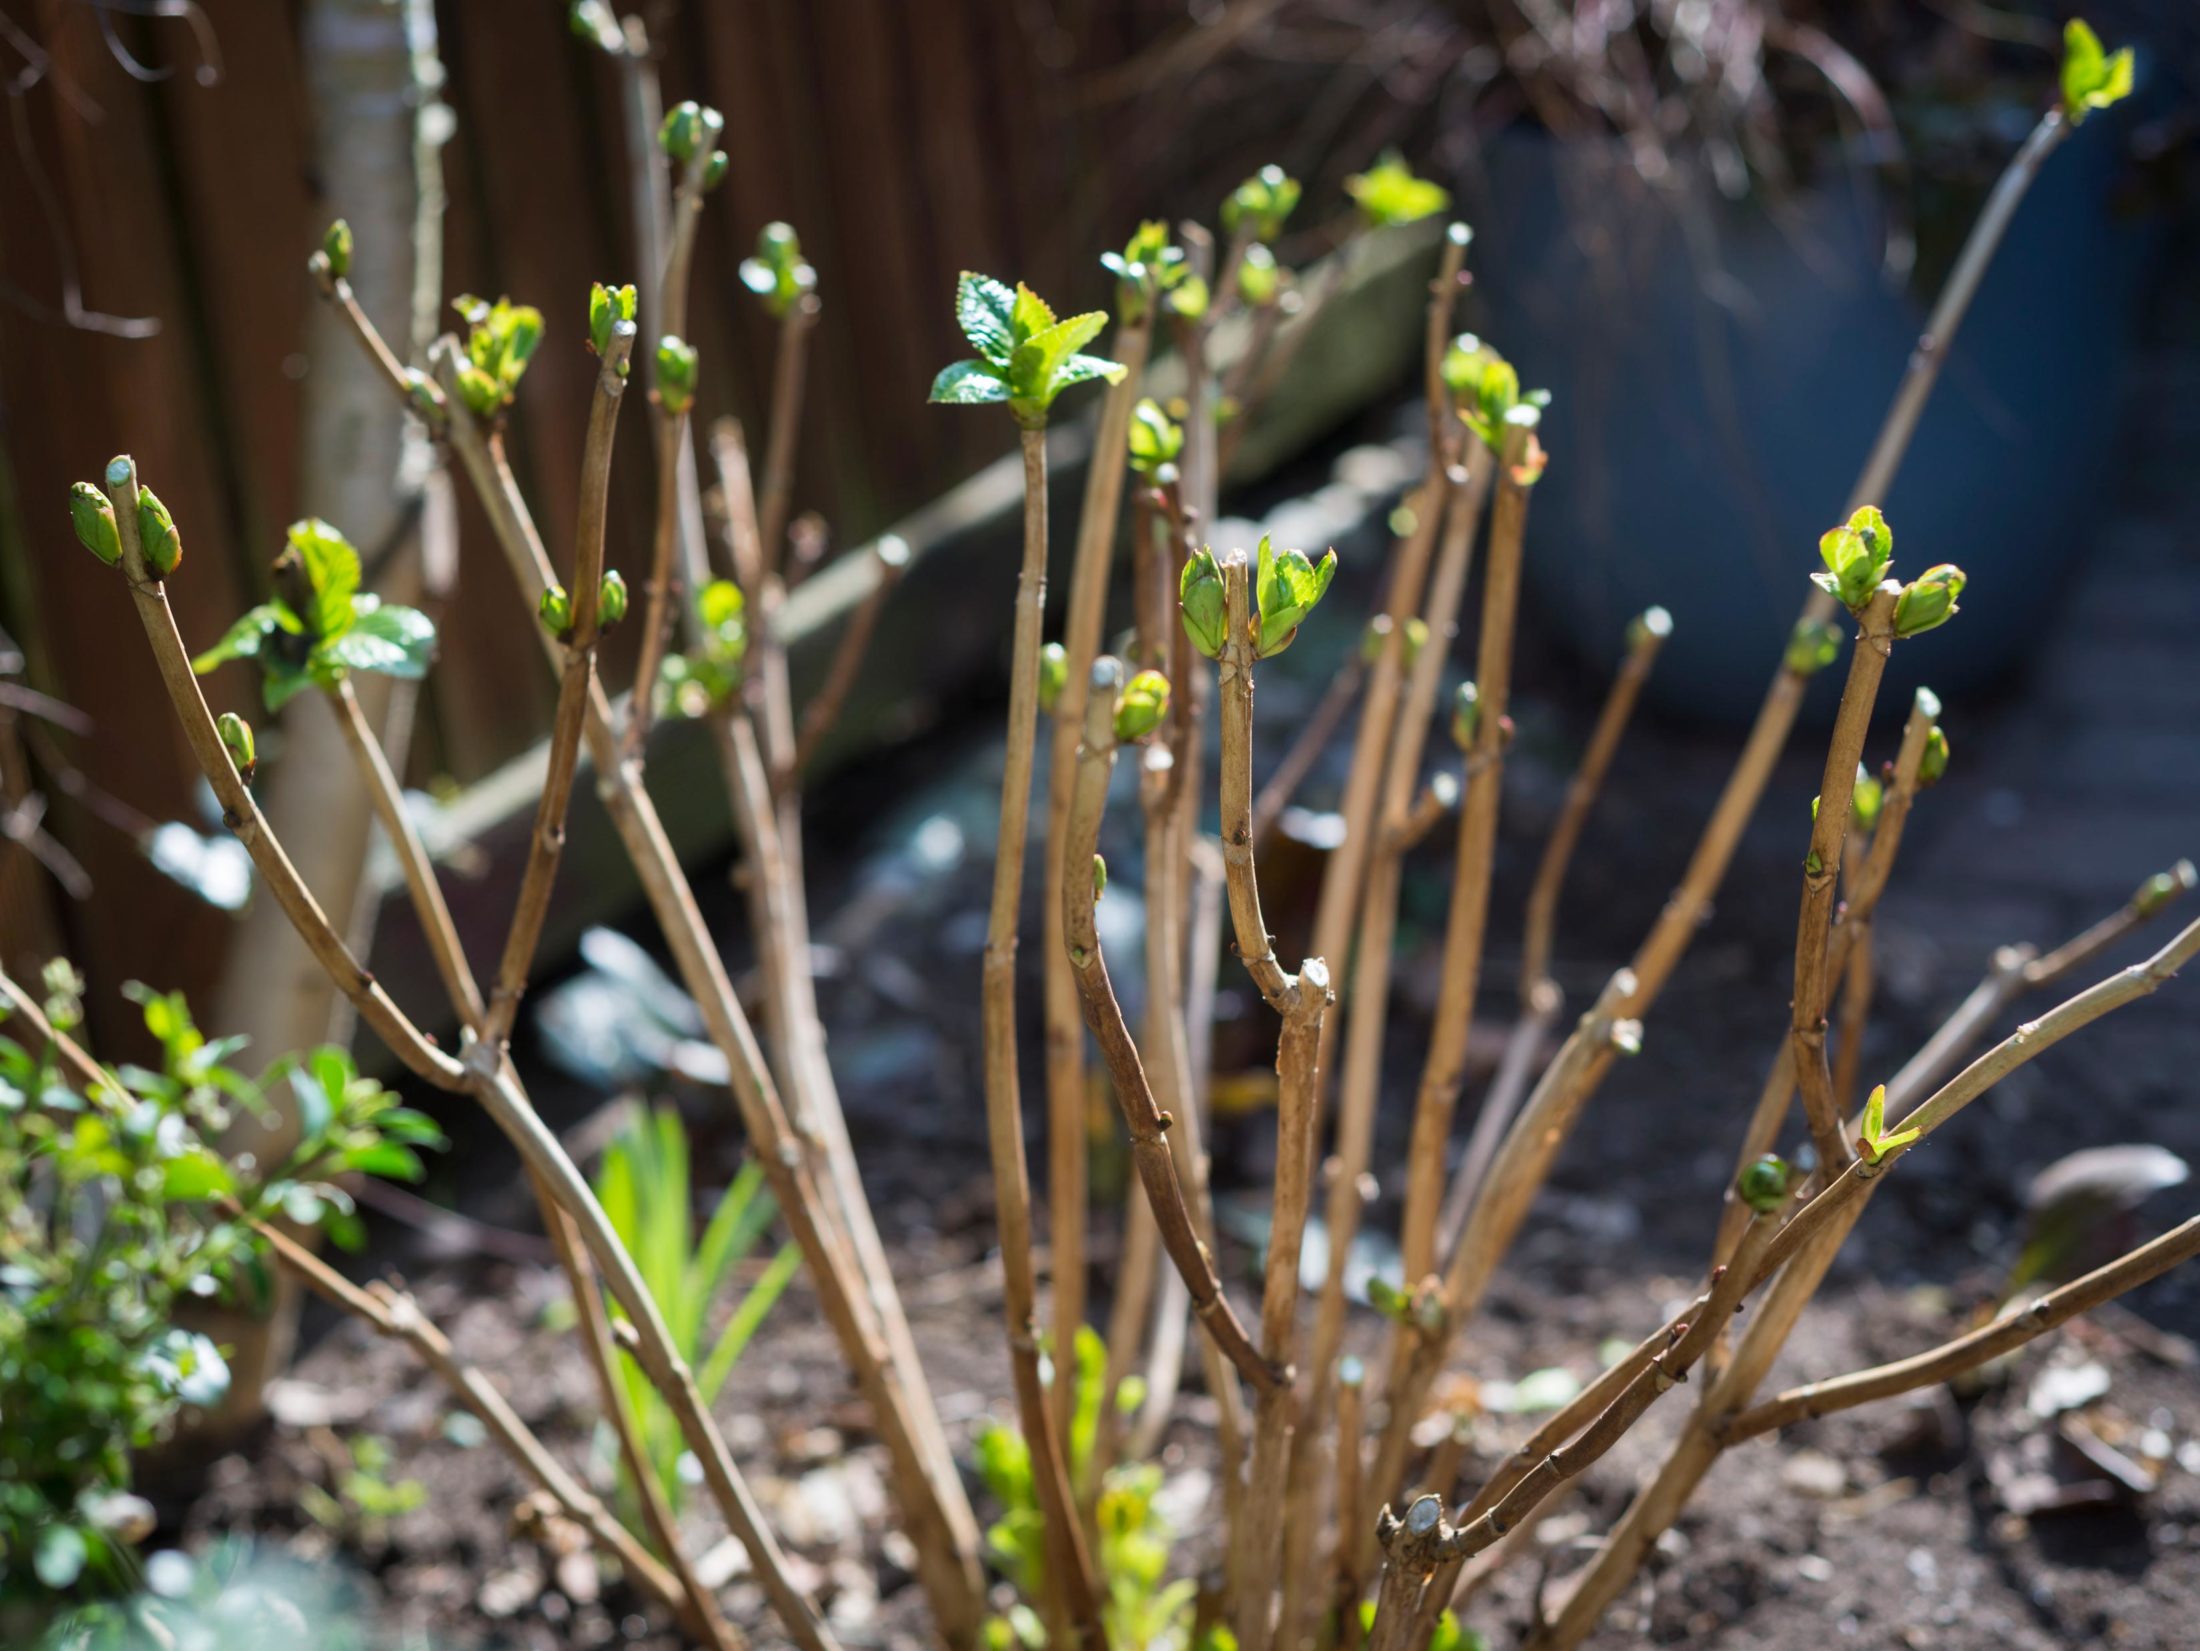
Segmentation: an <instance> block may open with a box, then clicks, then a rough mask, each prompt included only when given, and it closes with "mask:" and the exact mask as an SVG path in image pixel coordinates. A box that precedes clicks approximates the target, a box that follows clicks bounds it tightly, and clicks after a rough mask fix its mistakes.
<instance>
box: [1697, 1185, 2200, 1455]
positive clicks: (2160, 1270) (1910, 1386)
mask: <svg viewBox="0 0 2200 1651" xmlns="http://www.w3.org/2000/svg"><path fill="white" fill-rule="evenodd" d="M2196 1253H2200V1216H2194V1217H2193V1218H2192V1219H2190V1220H2188V1221H2186V1222H2184V1223H2182V1224H2181V1225H2179V1226H2176V1227H2173V1228H2172V1229H2171V1230H2170V1231H2168V1232H2166V1233H2164V1234H2163V1235H2162V1236H2161V1237H2159V1238H2157V1239H2155V1240H2154V1241H2153V1242H2152V1243H2149V1244H2142V1245H2140V1246H2139V1248H2137V1249H2136V1250H2133V1251H2131V1252H2130V1253H2129V1254H2127V1255H2124V1256H2120V1257H2118V1258H2117V1259H2116V1260H2114V1261H2112V1262H2110V1263H2109V1264H2108V1265H2107V1266H2105V1267H2098V1268H2095V1269H2094V1270H2093V1271H2092V1272H2090V1273H2087V1274H2086V1275H2085V1276H2084V1277H2083V1278H2080V1279H2077V1280H2074V1281H2073V1282H2071V1283H2069V1284H2066V1285H2064V1286H2063V1287H2062V1288H2061V1289H2059V1290H2053V1291H2050V1292H2049V1293H2048V1294H2046V1295H2044V1296H2041V1297H2039V1298H2038V1299H2037V1300H2035V1301H2034V1302H2033V1303H2032V1304H2031V1305H2030V1306H2028V1307H2025V1308H2022V1309H2020V1310H2019V1311H2017V1312H2014V1313H2008V1314H2005V1315H2004V1316H2003V1317H2001V1318H2000V1319H1998V1320H1996V1321H1995V1322H1994V1323H1993V1324H1990V1325H1988V1326H1986V1327H1984V1328H1983V1329H1979V1330H1974V1331H1972V1332H1971V1333H1970V1334H1969V1335H1964V1336H1958V1337H1956V1338H1955V1339H1954V1340H1952V1341H1948V1342H1943V1343H1942V1344H1941V1345H1940V1346H1938V1347H1935V1348H1933V1349H1931V1350H1929V1351H1927V1352H1923V1353H1915V1354H1912V1355H1911V1356H1910V1357H1909V1358H1906V1359H1896V1360H1894V1361H1893V1362H1892V1363H1888V1364H1880V1365H1874V1366H1872V1367H1871V1368H1870V1369H1869V1370H1858V1371H1854V1372H1851V1373H1850V1374H1849V1375H1846V1376H1836V1377H1833V1378H1831V1379H1829V1380H1826V1381H1820V1382H1806V1383H1804V1384H1803V1385H1802V1386H1801V1387H1796V1388H1790V1389H1789V1390H1788V1391H1787V1392H1785V1393H1782V1394H1780V1395H1779V1396H1778V1397H1777V1398H1773V1399H1767V1400H1765V1401H1764V1403H1762V1404H1758V1405H1752V1406H1751V1407H1750V1408H1749V1409H1747V1410H1745V1411H1743V1412H1742V1413H1741V1414H1740V1415H1738V1416H1735V1417H1734V1418H1733V1419H1732V1420H1731V1421H1729V1422H1728V1423H1727V1425H1726V1442H1727V1443H1728V1444H1729V1445H1737V1444H1740V1443H1741V1442H1742V1441H1743V1440H1745V1439H1753V1438H1755V1437H1756V1436H1757V1435H1758V1434H1760V1433H1770V1432H1772V1431H1773V1430H1774V1429H1775V1428H1783V1427H1787V1426H1789V1425H1791V1424H1792V1423H1795V1422H1800V1421H1806V1420H1809V1419H1810V1418H1812V1417H1815V1416H1829V1415H1831V1414H1833V1413H1834V1412H1835V1411H1837V1410H1853V1409H1854V1408H1855V1407H1856V1406H1858V1405H1864V1404H1872V1403H1874V1402H1876V1401H1877V1400H1880V1399H1891V1398H1893V1397H1894V1396H1895V1395H1896V1394H1898V1393H1909V1392H1912V1391H1914V1390H1915V1389H1917V1388H1920V1387H1931V1386H1933V1385H1935V1384H1937V1383H1940V1382H1945V1381H1949V1380H1952V1379H1953V1378H1955V1377H1957V1376H1960V1375H1962V1374H1963V1373H1964V1372H1965V1371H1966V1370H1976V1369H1977V1368H1978V1367H1979V1366H1980V1365H1982V1364H1986V1363H1989V1362H1991V1361H1992V1360H1994V1359H1998V1358H2000V1357H2001V1356H2002V1355H2003V1354H2005V1353H2010V1352H2013V1351H2015V1350H2016V1349H2017V1348H2019V1347H2022V1346H2023V1345H2024V1344H2025V1343H2026V1342H2028V1341H2032V1340H2034V1339H2035V1338H2037V1337H2039V1336H2043V1335H2045V1334H2046V1333H2047V1332H2048V1331H2050V1330H2052V1329H2054V1328H2055V1327H2056V1326H2057V1325H2058V1324H2062V1323H2065V1322H2067V1321H2068V1320H2070V1319H2073V1318H2076V1317H2077V1316H2078V1315H2079V1314H2080V1313H2088V1312H2091V1311H2092V1310H2093V1309H2094V1308H2096V1307H2098V1306H2100V1305H2101V1304H2102V1303H2104V1302H2108V1301H2113V1300H2114V1299H2115V1298H2116V1297H2118V1296H2120V1295H2122V1294H2123V1293H2124V1292H2125V1291H2127V1290H2135V1289H2137V1288H2138V1287H2139V1286H2140V1285H2142V1284H2144V1283H2146V1282H2147V1281H2148V1280H2149V1279H2154V1278H2159V1277H2161V1275H2162V1274H2164V1273H2166V1272H2168V1271H2169V1270H2170V1269H2171V1268H2172V1267H2175V1266H2177V1265H2179V1264H2180V1263H2182V1262H2185V1261H2188V1260H2190V1259H2191V1258H2192V1256H2193V1255H2194V1254H2196Z"/></svg>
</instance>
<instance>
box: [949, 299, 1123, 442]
mask: <svg viewBox="0 0 2200 1651" xmlns="http://www.w3.org/2000/svg"><path fill="white" fill-rule="evenodd" d="M955 319H956V321H957V322H958V323H959V324H960V325H961V327H962V330H963V336H964V337H965V338H967V339H969V340H970V345H971V348H973V349H974V350H976V351H977V352H978V359H976V360H975V361H957V362H954V363H952V364H950V365H949V366H947V367H944V368H942V369H941V370H940V374H939V376H938V377H937V378H935V379H934V380H933V381H932V395H931V399H932V400H933V401H935V402H939V403H942V404H944V405H947V406H952V407H975V406H982V405H987V404H991V403H999V402H1005V403H1006V404H1007V406H1008V409H1009V411H1010V412H1012V413H1014V414H1015V415H1016V422H1017V423H1019V424H1021V425H1023V426H1024V428H1026V429H1029V430H1036V429H1041V428H1044V426H1045V424H1046V421H1047V412H1048V410H1049V409H1050V408H1051V407H1052V406H1053V405H1054V398H1055V397H1056V396H1058V395H1060V394H1061V393H1062V392H1063V391H1064V390H1067V389H1069V388H1070V387H1071V386H1072V385H1077V384H1083V383H1085V382H1086V381H1087V380H1089V379H1095V378H1101V379H1106V380H1107V381H1108V382H1109V383H1110V384H1114V383H1116V382H1118V381H1119V380H1120V379H1121V378H1122V377H1123V373H1124V369H1123V368H1122V367H1121V366H1119V365H1118V364H1116V363H1115V362H1113V361H1109V360H1106V359H1105V358H1103V357H1101V356H1096V355H1085V354H1082V353H1081V352H1082V351H1083V350H1084V347H1085V346H1086V345H1087V344H1090V343H1091V342H1092V341H1093V340H1094V339H1095V338H1098V337H1099V336H1100V332H1101V329H1102V328H1104V327H1105V326H1107V324H1108V317H1107V313H1106V312H1105V311H1103V310H1090V311H1087V312H1086V313H1085V314H1083V315H1073V316H1070V317H1069V318H1067V319H1066V320H1057V319H1056V317H1055V314H1054V311H1053V310H1051V309H1050V308H1048V307H1047V303H1046V301H1045V300H1044V299H1042V298H1041V297H1040V296H1039V295H1038V294H1037V293H1035V292H1033V291H1032V290H1031V289H1030V288H1029V287H1027V286H1024V285H1023V284H1021V283H1020V282H1019V283H1018V284H1017V286H1016V287H1015V288H1014V289H1013V290H1011V289H1010V288H1009V287H1007V286H1005V285H1003V284H1002V283H1001V282H999V281H996V280H993V279H992V278H991V277H990V276H985V275H979V274H976V273H974V272H972V271H970V270H965V271H963V275H962V279H961V280H960V281H959V282H957V283H956V286H955Z"/></svg>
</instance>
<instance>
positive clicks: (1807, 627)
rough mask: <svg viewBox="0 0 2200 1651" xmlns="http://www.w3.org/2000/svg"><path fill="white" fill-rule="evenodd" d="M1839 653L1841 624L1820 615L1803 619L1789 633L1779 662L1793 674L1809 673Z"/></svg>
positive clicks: (1813, 672)
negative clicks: (1785, 647)
mask: <svg viewBox="0 0 2200 1651" xmlns="http://www.w3.org/2000/svg"><path fill="white" fill-rule="evenodd" d="M1840 657H1841V627H1840V626H1838V625H1831V624H1828V623H1827V622H1826V621H1825V620H1823V619H1804V620H1799V621H1798V622H1797V623H1796V626H1795V629H1794V631H1793V632H1792V633H1791V634H1790V635H1789V637H1788V645H1787V657H1786V658H1785V659H1784V660H1783V661H1782V662H1781V663H1782V664H1783V665H1784V666H1785V667H1786V668H1787V670H1788V671H1789V672H1790V673H1791V674H1793V675H1795V676H1802V677H1810V676H1816V675H1817V674H1818V673H1819V672H1820V671H1822V670H1824V669H1825V668H1826V667H1827V666H1828V665H1831V664H1832V663H1833V662H1834V661H1835V660H1837V659H1839V658H1840Z"/></svg>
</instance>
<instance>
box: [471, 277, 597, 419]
mask: <svg viewBox="0 0 2200 1651" xmlns="http://www.w3.org/2000/svg"><path fill="white" fill-rule="evenodd" d="M451 308H452V309H454V310H456V311H458V313H459V317H460V319H462V320H463V321H465V323H466V329H467V330H466V364H465V365H464V366H463V367H461V368H459V370H458V394H459V399H460V400H461V401H463V402H465V403H466V409H467V411H468V412H470V413H472V414H473V415H474V417H476V418H478V419H494V418H497V417H500V416H501V415H502V414H503V412H504V409H505V408H507V407H509V406H511V404H512V398H513V397H514V396H515V395H517V394H518V392H519V381H520V376H521V375H522V374H523V373H525V372H526V371H527V363H528V361H529V360H530V359H531V358H532V357H533V356H534V353H535V349H536V346H538V345H539V344H541V343H542V311H540V310H538V309H536V308H535V307H534V305H532V304H515V303H513V302H512V301H511V300H510V299H508V298H499V299H498V300H497V301H496V302H495V303H493V304H492V303H490V302H489V301H488V300H487V299H483V298H476V297H475V296H474V295H473V294H472V293H462V294H460V295H459V296H458V297H457V298H454V299H452V300H451ZM591 331H593V316H591Z"/></svg>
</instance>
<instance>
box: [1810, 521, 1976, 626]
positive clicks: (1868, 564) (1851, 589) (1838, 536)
mask: <svg viewBox="0 0 2200 1651" xmlns="http://www.w3.org/2000/svg"><path fill="white" fill-rule="evenodd" d="M1818 557H1819V560H1821V561H1822V562H1824V563H1825V564H1826V567H1825V571H1824V572H1822V573H1814V574H1812V575H1811V581H1812V583H1814V584H1816V585H1817V587H1818V588H1819V589H1820V590H1822V591H1824V592H1825V593H1826V594H1827V595H1829V596H1832V597H1835V598H1837V599H1838V600H1839V601H1840V603H1841V605H1842V606H1843V607H1845V608H1847V609H1849V610H1850V611H1851V612H1857V611H1859V610H1861V609H1862V608H1863V606H1864V604H1865V603H1867V602H1869V601H1870V600H1871V599H1872V592H1873V591H1875V590H1877V589H1878V588H1879V582H1880V581H1881V580H1882V579H1884V578H1885V577H1886V576H1887V564H1888V563H1889V562H1891V561H1892V560H1893V559H1894V533H1893V531H1892V530H1891V529H1889V528H1888V526H1887V519H1886V518H1885V517H1884V516H1882V515H1880V513H1879V509H1878V507H1877V506H1876V505H1865V506H1864V507H1863V508H1862V509H1861V510H1859V511H1857V512H1856V513H1855V514H1853V515H1852V516H1850V517H1849V519H1848V520H1847V521H1846V522H1844V523H1843V524H1842V525H1841V526H1839V527H1836V528H1829V529H1828V530H1827V531H1826V532H1825V533H1823V534H1821V535H1819V539H1818ZM1942 617H1943V618H1945V617H1946V615H1943V616H1942Z"/></svg>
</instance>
